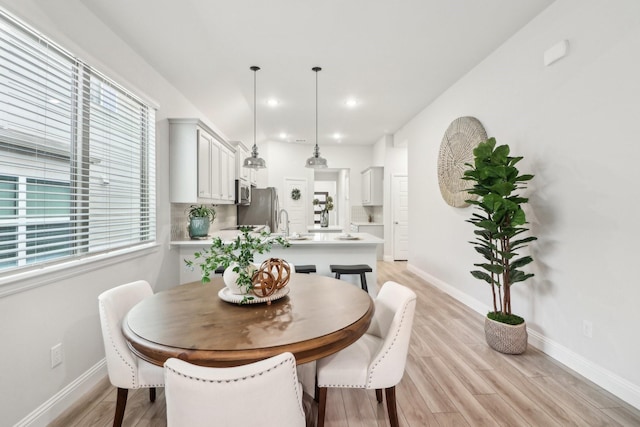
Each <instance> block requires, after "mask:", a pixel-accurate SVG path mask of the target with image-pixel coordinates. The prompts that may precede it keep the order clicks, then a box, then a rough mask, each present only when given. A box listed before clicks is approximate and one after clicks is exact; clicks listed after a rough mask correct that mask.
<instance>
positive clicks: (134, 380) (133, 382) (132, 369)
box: [100, 301, 138, 389]
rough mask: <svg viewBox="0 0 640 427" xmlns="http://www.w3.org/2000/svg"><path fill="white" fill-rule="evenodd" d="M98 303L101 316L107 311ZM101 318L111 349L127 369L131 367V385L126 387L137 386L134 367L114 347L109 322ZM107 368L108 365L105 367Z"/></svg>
mask: <svg viewBox="0 0 640 427" xmlns="http://www.w3.org/2000/svg"><path fill="white" fill-rule="evenodd" d="M100 305H101V306H102V310H100V317H103V315H104V314H105V313H106V312H107V309H106V308H105V306H104V304H103V303H102V301H100ZM102 320H103V324H104V325H106V329H107V335H108V337H109V342H110V343H111V346H112V347H113V349H114V350H115V352H116V354H117V355H118V357H120V360H122V362H123V363H124V364H125V365H127V366H128V367H129V369H131V387H128V388H132V389H133V388H138V387H137V386H136V383H137V381H136V369H135V368H134V367H133V366H131V364H130V363H129V362H127V361H126V360H125V358H124V356H123V355H122V353H120V351H119V350H118V347H116V344H115V342H114V341H113V334H112V333H111V328H110V327H109V322H107V321H106V319H102ZM107 369H108V367H107Z"/></svg>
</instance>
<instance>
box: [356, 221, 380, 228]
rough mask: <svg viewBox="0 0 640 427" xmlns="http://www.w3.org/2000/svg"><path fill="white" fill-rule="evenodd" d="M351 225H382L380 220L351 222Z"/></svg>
mask: <svg viewBox="0 0 640 427" xmlns="http://www.w3.org/2000/svg"><path fill="white" fill-rule="evenodd" d="M351 224H352V225H357V226H358V227H359V226H361V225H384V224H383V223H381V222H352V223H351Z"/></svg>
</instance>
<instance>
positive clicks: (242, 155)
mask: <svg viewBox="0 0 640 427" xmlns="http://www.w3.org/2000/svg"><path fill="white" fill-rule="evenodd" d="M231 143H232V144H233V145H234V146H235V147H236V169H235V176H236V178H235V179H240V180H242V181H245V182H246V183H249V180H250V179H251V177H250V171H251V169H249V168H245V167H244V166H243V165H244V159H246V158H247V157H249V149H248V148H247V147H245V145H244V144H243V143H242V142H240V141H232V142H231Z"/></svg>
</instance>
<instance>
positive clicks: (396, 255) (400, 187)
mask: <svg viewBox="0 0 640 427" xmlns="http://www.w3.org/2000/svg"><path fill="white" fill-rule="evenodd" d="M391 193H392V194H391V197H392V201H391V204H392V209H393V217H392V221H393V227H392V229H391V230H392V233H393V240H392V241H393V259H394V261H399V260H406V259H408V257H409V179H408V177H407V175H393V176H392V177H391Z"/></svg>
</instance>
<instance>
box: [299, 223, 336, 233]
mask: <svg viewBox="0 0 640 427" xmlns="http://www.w3.org/2000/svg"><path fill="white" fill-rule="evenodd" d="M343 229H344V227H342V226H340V225H329V226H327V227H323V226H321V225H318V224H316V225H308V226H307V231H309V232H310V233H313V232H314V231H315V230H318V231H319V232H323V231H342V230H343Z"/></svg>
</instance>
